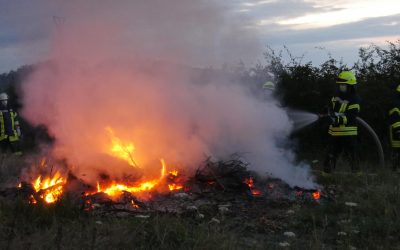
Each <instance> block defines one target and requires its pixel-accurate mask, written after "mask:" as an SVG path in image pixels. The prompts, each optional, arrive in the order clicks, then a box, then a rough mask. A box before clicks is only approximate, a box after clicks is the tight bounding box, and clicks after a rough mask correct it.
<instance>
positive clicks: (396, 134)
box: [389, 107, 400, 148]
mask: <svg viewBox="0 0 400 250" xmlns="http://www.w3.org/2000/svg"><path fill="white" fill-rule="evenodd" d="M389 137H390V144H391V146H392V147H393V148H400V109H399V108H397V107H395V108H392V109H391V110H390V111H389Z"/></svg>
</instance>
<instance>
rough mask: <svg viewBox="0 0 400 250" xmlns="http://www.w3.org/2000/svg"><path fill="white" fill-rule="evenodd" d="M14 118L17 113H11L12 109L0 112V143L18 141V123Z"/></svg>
mask: <svg viewBox="0 0 400 250" xmlns="http://www.w3.org/2000/svg"><path fill="white" fill-rule="evenodd" d="M16 117H17V112H14V111H12V109H10V110H1V111H0V141H2V140H5V139H8V140H9V141H10V142H13V141H18V139H19V138H18V134H17V130H16V126H18V124H19V123H18V120H17V119H16Z"/></svg>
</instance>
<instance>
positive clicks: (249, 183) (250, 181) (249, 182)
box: [244, 176, 262, 196]
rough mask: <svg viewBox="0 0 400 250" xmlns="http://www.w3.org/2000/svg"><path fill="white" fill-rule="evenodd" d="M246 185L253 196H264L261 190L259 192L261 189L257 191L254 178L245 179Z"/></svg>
mask: <svg viewBox="0 0 400 250" xmlns="http://www.w3.org/2000/svg"><path fill="white" fill-rule="evenodd" d="M244 183H245V184H247V186H248V187H249V189H250V192H251V194H252V195H253V196H260V195H262V192H261V190H259V189H257V188H255V187H254V180H253V177H251V176H250V177H249V178H246V179H244Z"/></svg>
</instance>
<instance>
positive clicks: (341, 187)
mask: <svg viewBox="0 0 400 250" xmlns="http://www.w3.org/2000/svg"><path fill="white" fill-rule="evenodd" d="M24 164H25V163H24V160H23V159H20V158H10V159H5V160H4V161H3V163H2V165H1V171H0V173H1V177H0V180H1V185H3V186H4V185H5V183H13V181H14V183H15V181H16V180H17V177H18V174H19V170H20V169H21V167H22V166H24ZM344 170H345V169H342V170H339V171H338V172H337V173H335V174H331V175H328V176H327V175H322V174H320V173H319V172H317V179H318V182H319V183H320V184H321V185H323V186H324V187H325V188H326V191H327V192H330V196H331V197H332V198H333V199H332V200H322V201H321V203H320V204H315V203H309V204H307V203H306V204H301V205H299V204H297V205H292V206H290V207H288V206H282V207H279V206H276V204H275V206H274V207H271V208H266V213H265V215H263V216H260V215H259V214H258V215H257V216H252V215H249V216H247V217H246V218H244V217H237V216H236V217H235V216H233V215H232V216H225V215H221V214H219V213H218V209H216V208H215V207H213V206H211V207H204V208H201V209H203V211H201V212H203V213H204V214H205V217H204V218H203V219H199V218H195V217H191V216H177V215H168V214H155V215H152V216H151V217H150V218H147V219H143V218H135V217H129V218H128V217H125V218H118V217H98V216H92V215H90V214H86V213H84V212H82V211H80V210H79V208H78V207H77V206H76V205H75V204H72V201H71V200H72V199H69V198H68V197H64V198H63V200H62V201H61V202H60V203H58V204H56V205H54V206H46V207H41V206H31V205H28V204H26V203H25V202H24V201H20V200H10V199H4V198H1V199H0V248H1V249H282V248H286V249H400V238H399V235H400V219H399V214H400V209H399V208H400V184H399V181H398V180H399V177H400V176H399V175H397V174H393V172H391V171H390V170H388V169H386V170H381V171H378V172H376V173H374V174H365V173H363V174H349V173H343V171H344ZM349 202H350V203H349ZM346 203H347V204H346ZM213 218H216V219H218V220H219V221H220V223H218V222H215V220H214V222H212V219H213ZM284 232H293V233H294V234H295V236H294V237H288V236H285V235H284ZM287 235H288V234H287ZM289 235H290V234H289ZM280 244H281V245H288V246H286V247H284V246H280Z"/></svg>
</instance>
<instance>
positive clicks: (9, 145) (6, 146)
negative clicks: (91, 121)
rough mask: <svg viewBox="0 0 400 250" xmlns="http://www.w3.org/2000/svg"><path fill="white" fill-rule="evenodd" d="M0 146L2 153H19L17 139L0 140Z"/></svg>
mask: <svg viewBox="0 0 400 250" xmlns="http://www.w3.org/2000/svg"><path fill="white" fill-rule="evenodd" d="M0 148H1V152H2V153H3V154H5V153H7V152H9V151H11V152H12V153H20V152H21V149H20V146H19V141H13V142H10V141H9V140H7V139H5V140H2V141H0Z"/></svg>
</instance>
